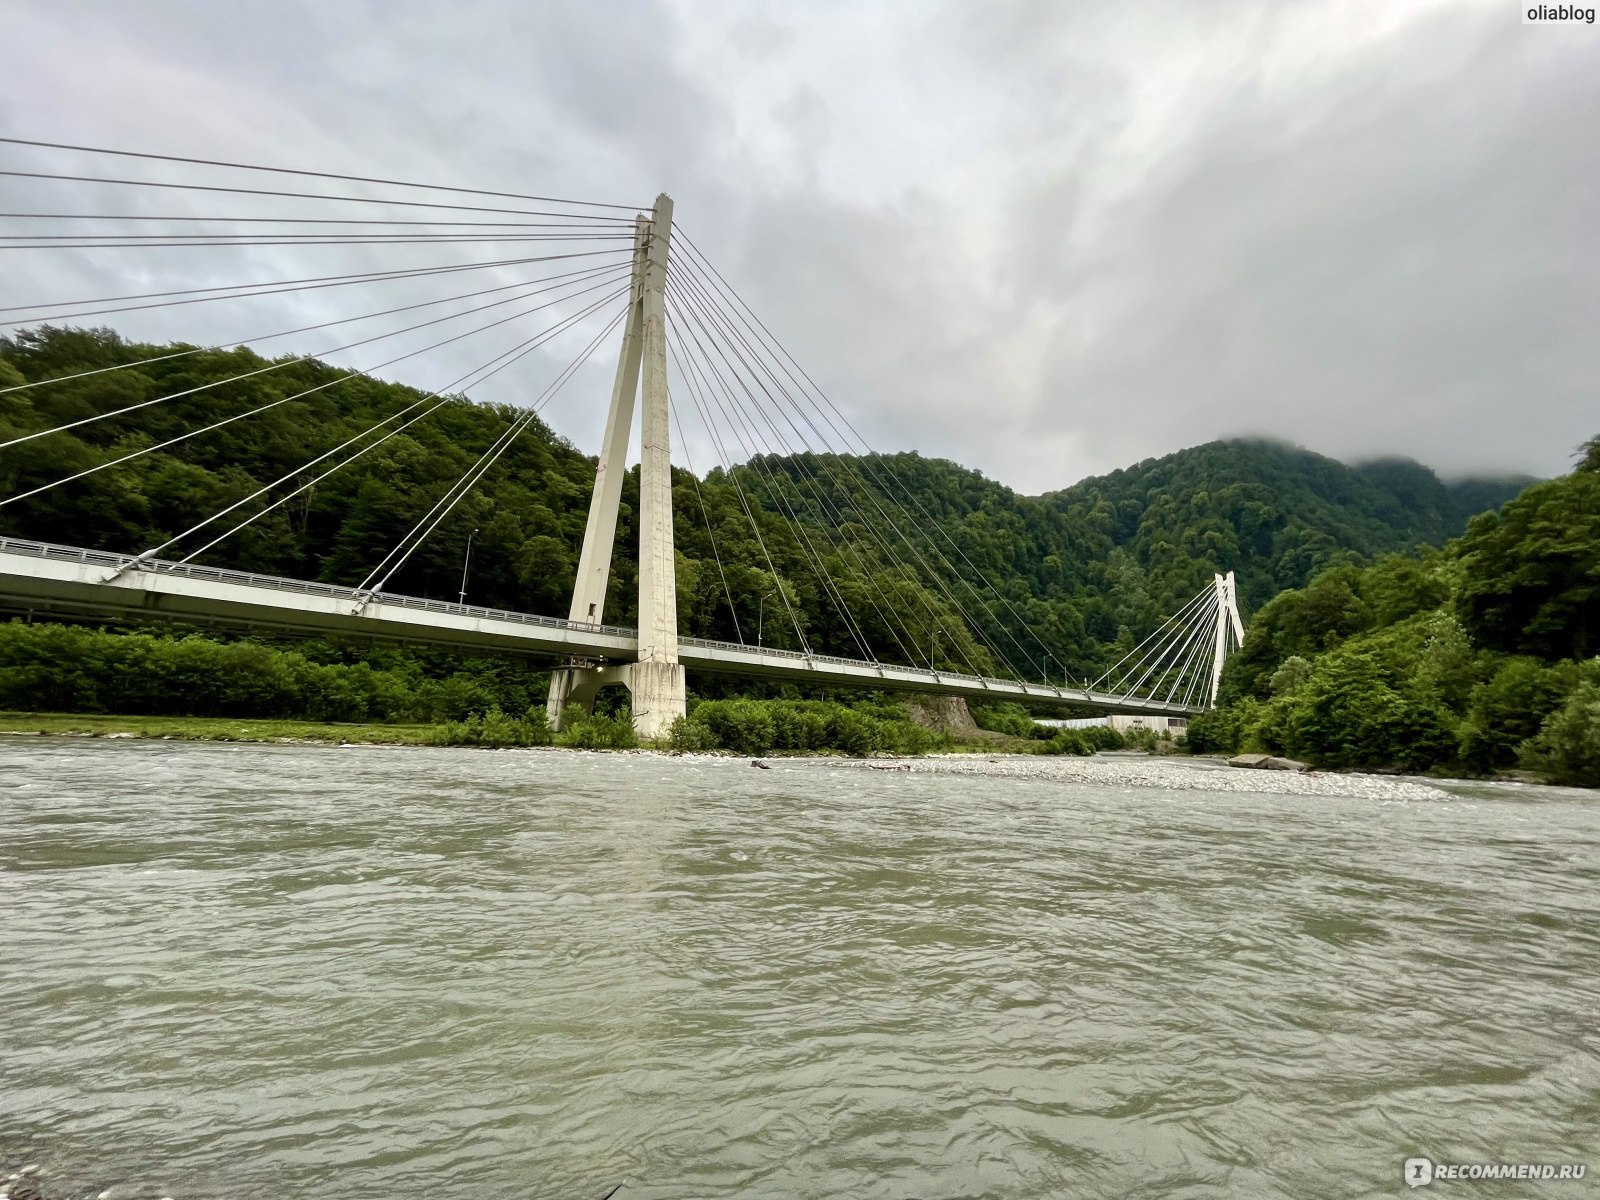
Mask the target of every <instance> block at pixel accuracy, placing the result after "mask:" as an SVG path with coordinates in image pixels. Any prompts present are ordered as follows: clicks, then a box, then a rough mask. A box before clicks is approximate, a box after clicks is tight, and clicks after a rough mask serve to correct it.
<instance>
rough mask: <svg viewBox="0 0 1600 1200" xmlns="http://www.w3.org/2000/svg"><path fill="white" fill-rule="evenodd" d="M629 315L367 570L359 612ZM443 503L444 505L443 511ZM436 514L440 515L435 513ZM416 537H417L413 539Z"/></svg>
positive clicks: (612, 323)
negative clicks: (424, 525)
mask: <svg viewBox="0 0 1600 1200" xmlns="http://www.w3.org/2000/svg"><path fill="white" fill-rule="evenodd" d="M626 291H631V288H624V289H622V292H626ZM622 292H618V293H616V295H617V296H620V295H622ZM613 298H614V297H613ZM626 315H627V310H626V308H624V309H623V311H621V312H619V313H617V315H616V316H615V317H613V318H612V319H611V321H609V322H608V323H607V324H606V325H605V327H604V328H602V329H601V330H600V332H599V333H597V334H595V336H594V337H593V338H592V339H591V340H590V341H589V344H588V345H587V346H585V347H584V348H583V350H581V351H580V352H579V354H578V356H577V357H576V358H575V359H574V360H573V361H572V362H571V363H569V364H568V365H567V366H566V367H565V368H563V369H562V371H561V373H560V374H559V375H558V376H557V377H556V378H555V380H554V381H553V382H552V383H551V384H550V385H549V386H548V387H546V388H545V390H544V391H543V392H542V393H541V394H540V395H539V396H538V398H536V399H535V400H534V402H533V404H532V405H530V406H529V408H528V409H527V410H526V412H524V413H523V414H522V415H520V416H518V417H516V418H515V419H514V420H512V421H511V423H510V424H509V425H508V426H507V427H506V429H505V431H504V432H503V433H502V434H501V435H500V437H499V438H497V439H496V442H495V444H494V445H493V446H491V447H490V449H489V450H485V451H484V453H483V454H482V455H481V456H480V457H479V459H478V461H477V463H475V464H474V465H473V466H472V467H470V468H468V470H467V472H466V473H465V474H464V475H463V476H462V477H461V479H459V480H458V481H457V482H456V483H455V484H453V485H451V487H450V489H449V490H448V491H446V493H445V495H444V496H441V497H440V498H439V500H438V501H437V502H436V503H435V504H434V506H433V508H431V509H429V510H428V512H427V514H426V515H424V517H423V518H422V520H421V521H418V522H417V524H416V525H414V526H413V527H412V528H411V530H410V531H409V532H408V533H406V534H405V536H403V537H402V538H401V539H400V542H399V543H398V544H397V545H396V546H395V548H394V549H393V550H391V551H390V552H389V553H388V554H386V555H385V556H384V558H383V561H382V562H380V563H379V564H378V565H377V566H376V567H374V568H373V569H372V571H371V572H370V573H368V575H367V577H366V578H365V579H363V580H362V581H361V583H360V584H358V585H357V587H356V589H355V590H356V591H357V592H363V593H365V596H364V597H363V598H362V599H361V600H360V602H359V604H358V607H357V610H356V611H357V612H360V611H361V610H362V609H363V608H365V607H366V605H367V603H368V602H370V601H371V599H372V597H373V596H375V595H377V594H378V593H379V592H381V591H382V590H383V586H384V584H386V583H388V582H389V580H390V579H391V578H392V577H393V576H394V573H395V572H396V571H398V570H399V569H400V568H401V567H403V566H404V565H405V564H406V561H407V560H408V559H409V558H410V557H411V555H412V554H413V553H415V552H416V550H417V548H418V547H419V546H421V545H422V543H423V542H424V541H426V540H427V538H428V535H429V534H431V533H432V532H433V531H434V530H435V529H437V528H438V527H439V524H440V522H442V521H443V520H444V519H445V518H446V517H448V516H449V515H450V513H451V511H452V510H453V509H454V508H455V506H456V505H457V504H458V503H460V502H461V500H462V498H463V497H465V496H466V494H467V493H468V492H469V491H471V490H472V488H473V487H475V486H476V485H477V484H478V482H479V481H480V480H481V479H482V478H483V477H484V475H485V474H487V473H488V471H489V469H490V468H491V467H493V466H494V464H495V463H496V462H497V461H498V460H499V458H500V456H501V455H502V454H504V453H505V452H506V450H507V449H509V448H510V446H511V444H512V443H513V442H515V441H516V439H517V437H518V435H519V434H521V433H522V431H523V430H524V429H526V428H527V427H528V426H529V425H531V424H532V423H533V419H534V417H535V415H536V414H537V413H538V411H539V409H540V408H542V407H543V406H544V405H545V404H547V403H548V402H549V401H550V400H551V399H553V398H554V397H555V395H556V394H557V393H558V392H560V390H561V389H562V387H564V386H565V385H566V383H567V381H568V380H569V379H571V378H572V377H573V376H574V375H576V374H577V373H578V371H579V369H580V368H582V366H583V364H584V363H586V362H588V361H589V356H590V355H592V354H593V353H594V351H595V348H596V347H597V346H599V345H600V343H601V342H602V341H604V340H605V337H606V335H607V334H609V333H610V332H611V331H612V330H613V329H615V328H616V327H617V326H618V325H619V324H620V323H621V322H622V319H623V317H625V316H626ZM441 506H443V507H442V510H441ZM435 513H437V514H438V515H437V516H434V514H435ZM429 517H433V522H432V524H429V525H428V527H427V528H426V529H422V526H423V524H424V523H425V522H427V520H428V518H429ZM419 529H422V532H421V533H420V534H418V533H417V530H419ZM413 537H414V540H412V539H413ZM408 541H410V545H409V546H406V543H407V542H408ZM402 547H404V548H405V549H404V553H400V551H401V549H402ZM396 554H399V557H398V558H396V559H395V562H394V565H393V566H390V567H389V569H388V571H386V572H384V575H383V577H382V578H381V579H378V581H377V583H376V584H373V582H372V581H373V579H374V577H376V576H377V574H378V572H379V571H382V570H383V568H384V565H385V564H387V563H388V562H389V560H390V558H393V557H394V556H395V555H396Z"/></svg>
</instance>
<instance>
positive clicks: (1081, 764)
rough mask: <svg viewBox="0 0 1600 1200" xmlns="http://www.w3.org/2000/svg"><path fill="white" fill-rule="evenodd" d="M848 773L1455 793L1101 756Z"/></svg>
mask: <svg viewBox="0 0 1600 1200" xmlns="http://www.w3.org/2000/svg"><path fill="white" fill-rule="evenodd" d="M831 765H834V766H837V767H840V768H842V769H845V770H869V771H870V770H878V771H886V770H887V771H911V772H913V773H919V774H924V775H987V776H997V777H1003V778H1015V779H1045V780H1051V781H1054V782H1058V783H1084V784H1093V785H1096V786H1100V787H1152V788H1168V789H1172V790H1174V791H1194V792H1254V793H1256V794H1262V793H1265V794H1268V795H1281V796H1341V797H1355V798H1358V799H1365V800H1448V799H1449V798H1450V796H1449V793H1447V792H1445V791H1443V790H1442V789H1440V788H1436V787H1430V786H1429V785H1427V784H1423V783H1414V782H1409V781H1405V780H1399V779H1389V778H1386V777H1384V776H1381V775H1357V774H1343V773H1337V774H1335V773H1329V772H1317V771H1313V772H1306V773H1300V772H1296V771H1264V770H1245V769H1243V768H1240V767H1229V766H1227V765H1225V764H1223V763H1219V762H1216V761H1213V760H1206V759H1200V760H1194V759H1189V760H1184V759H1172V758H1150V757H1146V756H1143V755H1137V756H1136V755H1122V754H1101V755H1096V756H1095V757H1093V758H1078V757H1068V756H1065V755H1063V756H1060V757H1057V756H1054V755H1052V756H1048V757H1047V756H1044V755H1033V754H1009V755H996V756H987V755H974V754H952V755H930V756H929V757H927V758H915V759H898V760H895V761H894V762H887V761H883V760H870V759H869V760H865V761H863V760H834V762H833V763H832V764H831Z"/></svg>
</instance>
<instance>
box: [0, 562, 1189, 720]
mask: <svg viewBox="0 0 1600 1200" xmlns="http://www.w3.org/2000/svg"><path fill="white" fill-rule="evenodd" d="M0 553H9V554H17V555H22V556H25V557H30V558H42V559H49V560H51V561H53V562H72V563H87V564H90V565H93V566H103V567H110V568H112V569H113V571H117V570H122V569H125V568H126V569H130V570H137V571H149V572H153V573H156V574H160V575H168V576H176V577H180V578H184V579H197V580H202V581H205V582H209V583H226V584H234V585H237V586H241V587H252V588H263V589H266V590H270V591H275V592H288V593H293V594H295V595H302V596H324V597H328V598H331V599H336V600H349V601H351V602H353V603H354V602H360V601H363V600H364V601H367V602H369V603H372V604H382V605H386V606H393V607H396V608H407V609H415V610H419V611H422V612H435V613H444V614H447V615H451V616H463V617H475V618H479V619H482V620H490V621H507V622H511V623H513V624H518V625H534V626H538V627H540V628H544V629H563V630H573V631H575V632H579V633H596V634H603V635H606V636H610V637H618V638H627V639H634V640H637V639H638V636H639V634H638V631H637V630H635V629H627V628H625V627H623V626H620V625H597V624H590V623H588V622H584V621H569V620H564V619H563V618H561V617H542V616H539V615H537V614H535V613H524V612H516V611H513V610H511V609H505V608H484V607H482V606H479V605H475V604H456V603H453V602H451V601H449V600H429V599H427V598H425V597H422V596H402V595H397V594H394V593H391V592H367V591H363V590H361V589H360V588H352V587H345V586H343V585H341V584H336V583H319V582H316V581H313V580H308V579H290V578H287V577H285V576H281V575H258V574H256V573H254V572H252V571H234V570H229V569H227V568H225V567H208V566H204V565H201V564H198V563H180V562H171V561H169V560H167V559H160V558H141V557H140V556H138V555H134V554H116V553H113V552H111V551H107V550H87V549H84V548H83V547H81V546H61V545H54V544H52V543H49V542H35V541H29V540H27V539H24V538H11V537H0ZM678 644H679V645H682V646H694V647H698V648H700V649H705V650H723V651H731V652H733V653H736V654H744V655H755V656H758V657H760V658H776V659H787V660H791V661H798V662H805V663H827V664H832V665H836V666H842V667H851V668H856V669H859V670H863V671H868V672H875V673H877V674H879V675H880V676H882V675H884V674H885V673H887V672H891V671H892V672H894V673H895V675H896V676H899V677H901V678H904V677H907V676H917V677H925V678H927V679H928V680H929V682H931V683H933V684H935V685H937V684H938V683H940V682H941V681H943V680H947V679H959V680H963V681H965V682H968V683H974V684H978V685H980V686H982V687H985V688H993V687H996V686H999V687H1002V688H1007V689H1016V690H1018V691H1021V692H1022V693H1023V694H1033V695H1044V696H1049V697H1051V698H1053V699H1058V700H1061V701H1064V702H1069V703H1070V702H1072V701H1074V700H1079V701H1082V700H1088V701H1091V702H1099V703H1104V702H1106V701H1108V700H1115V701H1118V702H1120V703H1124V704H1128V705H1130V706H1137V707H1141V708H1144V707H1150V706H1152V705H1156V706H1158V707H1161V708H1170V709H1173V710H1175V711H1177V710H1181V711H1185V712H1187V711H1191V710H1190V709H1189V708H1187V707H1186V706H1183V705H1173V704H1164V703H1159V702H1157V701H1154V700H1153V699H1139V698H1135V697H1133V696H1118V697H1113V696H1100V697H1096V696H1094V694H1093V693H1091V692H1090V691H1089V690H1088V689H1072V688H1065V687H1058V686H1056V685H1055V684H1048V683H1046V684H1038V683H1028V682H1026V681H1024V680H1019V679H999V678H995V677H990V676H983V675H969V674H965V673H963V672H960V671H939V670H935V669H932V668H928V667H916V666H908V665H905V664H901V663H880V662H872V661H869V660H867V659H861V658H841V657H839V656H838V655H833V654H810V653H807V652H806V651H803V650H782V649H778V648H777V647H774V646H751V645H750V644H749V643H747V642H720V641H715V640H712V639H710V638H694V637H680V638H679V639H678Z"/></svg>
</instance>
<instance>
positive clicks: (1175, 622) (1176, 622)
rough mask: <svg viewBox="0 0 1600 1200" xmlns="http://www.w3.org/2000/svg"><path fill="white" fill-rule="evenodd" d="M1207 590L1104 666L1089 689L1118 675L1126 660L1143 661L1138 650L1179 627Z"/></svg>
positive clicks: (1137, 663)
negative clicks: (1131, 647)
mask: <svg viewBox="0 0 1600 1200" xmlns="http://www.w3.org/2000/svg"><path fill="white" fill-rule="evenodd" d="M1208 591H1210V589H1206V591H1201V592H1198V593H1196V595H1195V596H1194V597H1193V599H1191V600H1190V601H1189V602H1188V603H1187V604H1185V605H1184V606H1183V607H1182V608H1180V609H1179V610H1178V611H1177V612H1175V613H1173V614H1172V615H1171V616H1170V617H1168V618H1167V619H1166V620H1165V621H1163V622H1161V624H1160V625H1158V626H1156V628H1155V630H1154V632H1152V633H1151V634H1150V635H1149V636H1147V637H1146V638H1145V639H1144V640H1143V641H1141V642H1139V643H1138V644H1137V645H1135V646H1134V647H1133V649H1132V650H1129V651H1128V652H1127V653H1126V654H1124V655H1123V656H1122V657H1121V658H1120V659H1118V660H1117V661H1116V662H1115V663H1113V664H1112V665H1111V666H1110V667H1108V668H1106V670H1105V671H1103V672H1102V673H1101V674H1100V675H1099V676H1098V677H1096V678H1095V679H1094V681H1093V682H1091V683H1090V684H1089V687H1090V689H1094V688H1098V687H1100V686H1101V685H1102V684H1104V683H1107V681H1109V680H1111V679H1112V678H1114V677H1118V676H1117V673H1118V672H1119V671H1121V669H1122V665H1123V664H1124V663H1126V662H1128V661H1129V660H1130V659H1134V660H1135V665H1136V666H1137V665H1139V664H1142V663H1144V662H1145V661H1146V659H1145V658H1143V657H1137V656H1138V655H1139V652H1140V651H1141V650H1143V649H1144V648H1145V647H1146V646H1147V645H1149V644H1150V643H1151V642H1156V641H1161V640H1162V639H1164V638H1165V637H1166V636H1167V634H1168V633H1169V631H1171V630H1173V629H1176V628H1181V626H1182V622H1183V621H1184V620H1186V619H1188V618H1190V617H1192V616H1193V615H1194V613H1196V612H1198V611H1199V609H1200V607H1201V605H1203V604H1204V603H1205V600H1206V597H1207V592H1208ZM1151 653H1154V651H1151ZM1129 674H1131V671H1127V672H1122V675H1121V676H1120V678H1123V679H1126V678H1127V676H1128V675H1129Z"/></svg>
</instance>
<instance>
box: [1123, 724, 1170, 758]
mask: <svg viewBox="0 0 1600 1200" xmlns="http://www.w3.org/2000/svg"><path fill="white" fill-rule="evenodd" d="M1122 744H1123V746H1124V747H1125V748H1126V749H1129V750H1143V751H1144V752H1145V753H1146V754H1154V753H1155V752H1156V750H1157V748H1158V747H1159V746H1160V744H1161V739H1160V738H1159V737H1157V736H1156V731H1155V730H1154V729H1151V728H1150V727H1149V726H1148V725H1135V726H1133V728H1131V729H1129V730H1128V731H1127V732H1125V733H1124V734H1123V735H1122Z"/></svg>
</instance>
